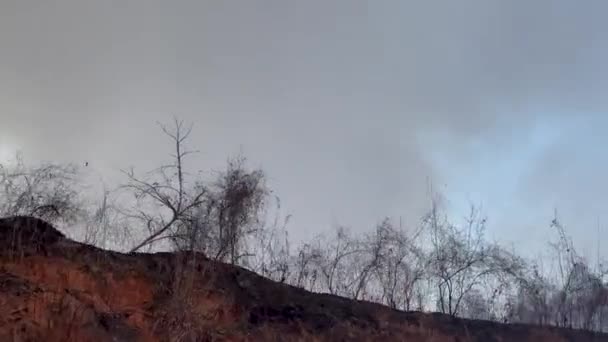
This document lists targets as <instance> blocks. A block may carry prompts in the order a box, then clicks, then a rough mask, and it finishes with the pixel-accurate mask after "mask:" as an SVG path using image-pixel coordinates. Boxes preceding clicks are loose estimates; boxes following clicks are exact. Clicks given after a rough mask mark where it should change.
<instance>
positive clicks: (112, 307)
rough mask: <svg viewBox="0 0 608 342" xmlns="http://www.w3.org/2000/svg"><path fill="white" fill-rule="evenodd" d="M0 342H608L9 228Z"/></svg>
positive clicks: (183, 257)
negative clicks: (413, 309)
mask: <svg viewBox="0 0 608 342" xmlns="http://www.w3.org/2000/svg"><path fill="white" fill-rule="evenodd" d="M0 341H436V342H441V341H454V342H456V341H458V342H464V341H483V342H492V341H497V342H498V341H518V342H524V341H581V342H586V341H608V336H607V335H602V334H593V333H589V332H582V331H575V330H567V329H553V328H546V327H535V326H525V325H507V324H498V323H493V322H485V321H470V320H462V319H456V318H452V317H449V316H445V315H439V314H423V313H406V312H400V311H395V310H391V309H389V308H387V307H384V306H381V305H378V304H373V303H367V302H356V301H352V300H348V299H344V298H340V297H336V296H330V295H323V294H313V293H310V292H307V291H304V290H301V289H298V288H295V287H292V286H288V285H284V284H279V283H276V282H273V281H271V280H268V279H265V278H263V277H260V276H258V275H256V274H254V273H252V272H249V271H247V270H244V269H242V268H239V267H234V266H230V265H227V264H223V263H219V262H214V261H211V260H208V259H206V258H205V257H204V256H203V255H201V254H195V255H193V254H191V253H156V254H144V253H141V254H121V253H116V252H110V251H105V250H101V249H98V248H95V247H92V246H89V245H84V244H80V243H77V242H74V241H71V240H69V239H67V238H65V237H64V236H63V234H61V233H60V232H58V231H57V230H55V229H54V228H53V227H51V226H50V225H48V224H47V223H45V222H43V221H40V220H37V219H33V218H25V217H16V218H6V219H2V220H0Z"/></svg>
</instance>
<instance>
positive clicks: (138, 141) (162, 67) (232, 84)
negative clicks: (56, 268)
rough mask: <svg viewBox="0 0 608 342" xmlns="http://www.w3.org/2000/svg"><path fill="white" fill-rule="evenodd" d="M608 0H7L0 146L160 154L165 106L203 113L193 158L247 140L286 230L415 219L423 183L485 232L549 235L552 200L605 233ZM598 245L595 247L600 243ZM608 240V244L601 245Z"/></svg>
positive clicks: (595, 232)
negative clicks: (484, 218) (479, 214)
mask: <svg viewBox="0 0 608 342" xmlns="http://www.w3.org/2000/svg"><path fill="white" fill-rule="evenodd" d="M605 13H608V3H607V2H605V1H593V0H584V1H576V2H575V1H567V0H535V1H517V0H502V1H498V0H462V1H457V2H456V1H437V0H424V1H405V0H402V1H390V0H386V1H383V0H378V1H358V0H349V1H346V0H336V1H327V0H323V1H320V0H307V1H289V0H281V1H279V0H273V1H271V0H267V1H262V0H256V1H183V0H175V1H154V0H146V1H144V0H129V1H124V0H122V1H111V0H108V1H88V0H57V1H52V2H51V1H28V0H0V159H2V158H4V159H6V156H7V155H10V154H11V153H13V151H14V150H17V149H18V150H20V151H22V153H23V154H24V156H25V158H26V159H27V160H30V161H43V160H44V161H59V162H75V163H82V162H84V161H85V160H86V161H88V162H89V163H90V167H91V168H93V169H94V170H96V172H98V173H99V174H100V177H103V178H104V179H115V178H116V175H117V174H118V170H119V169H121V168H127V167H129V166H136V168H137V169H139V170H142V171H143V170H147V169H149V168H151V167H153V166H154V165H158V163H160V162H161V161H163V160H165V159H166V157H167V154H168V153H169V152H170V151H169V149H170V146H169V143H168V141H167V140H166V139H164V137H163V136H162V135H161V134H160V131H159V129H158V126H157V125H156V122H157V121H161V122H170V120H172V117H173V116H178V117H179V118H181V119H183V120H185V121H187V122H193V123H194V124H195V126H194V133H193V135H192V138H191V140H190V145H191V146H192V147H195V148H197V149H198V150H200V153H199V154H197V155H196V156H195V157H193V159H191V160H190V167H191V168H192V169H204V170H209V169H220V168H222V166H223V165H224V162H225V160H226V158H227V157H228V156H231V155H235V154H238V153H239V152H241V151H242V152H243V153H244V154H245V155H246V156H247V157H248V159H249V161H250V165H252V166H254V167H262V168H263V169H264V170H265V171H266V173H267V175H268V182H269V185H270V186H271V187H272V188H273V189H274V190H275V192H276V193H277V194H278V195H279V196H280V197H281V202H282V206H283V207H282V208H283V211H284V212H286V213H289V214H291V215H292V221H291V226H290V228H291V230H292V232H291V234H292V236H295V237H296V238H308V237H312V236H313V235H315V234H317V233H322V232H327V231H328V230H329V229H331V227H332V226H333V225H336V224H342V225H346V226H350V227H351V229H352V230H353V231H361V232H362V231H369V230H371V229H373V226H374V224H375V223H377V222H378V221H379V220H381V219H382V217H384V216H392V217H395V218H397V217H401V218H402V220H403V221H404V222H405V223H406V225H415V224H416V223H417V222H418V221H419V218H420V216H421V215H422V214H423V213H424V211H425V210H427V209H428V206H429V201H430V199H429V186H428V185H429V184H430V183H432V184H433V189H434V190H436V191H441V192H442V193H443V195H444V196H445V197H446V198H447V199H448V201H449V205H450V210H451V212H453V213H454V215H456V216H459V215H461V216H464V215H465V214H466V207H467V205H468V204H469V203H470V202H472V203H476V204H479V205H481V206H482V208H483V210H484V212H485V213H486V214H487V215H488V217H489V221H488V224H489V226H488V229H489V231H488V234H489V237H490V238H492V239H497V240H500V241H503V242H504V243H507V244H512V245H514V246H516V247H517V248H520V249H524V250H527V251H531V252H533V251H536V250H537V248H538V247H539V246H540V245H542V244H544V243H545V241H547V239H548V238H549V237H551V236H553V235H552V233H553V232H552V231H551V229H550V228H549V223H550V221H551V219H552V218H553V214H554V210H556V209H557V211H558V213H559V217H560V219H561V220H562V222H563V223H564V224H565V226H566V228H567V229H568V231H569V232H570V233H571V234H572V235H573V237H574V239H575V241H576V242H577V244H578V245H579V246H580V249H581V250H582V251H584V252H586V253H591V254H590V255H593V254H594V253H593V252H592V251H595V250H596V249H597V247H598V243H601V242H602V241H607V243H608V240H607V239H606V238H607V237H608V227H605V226H606V225H608V215H605V214H604V213H605V211H606V208H607V206H608V182H607V181H606V176H605V175H606V174H608V172H607V171H608V155H607V154H606V153H604V146H607V143H608V135H606V134H605V132H604V131H605V129H606V128H608V117H607V115H606V113H607V112H608V97H607V96H606V94H605V92H606V90H607V89H608V87H607V86H608V77H607V76H608V75H607V74H608V68H606V67H605V63H606V61H608V42H607V41H606V40H607V39H608V35H606V32H608V21H606V20H605ZM600 248H601V247H600ZM607 256H608V254H607Z"/></svg>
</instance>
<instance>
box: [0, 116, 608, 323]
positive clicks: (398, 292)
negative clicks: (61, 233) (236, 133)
mask: <svg viewBox="0 0 608 342" xmlns="http://www.w3.org/2000/svg"><path fill="white" fill-rule="evenodd" d="M161 128H162V130H163V132H164V133H165V134H166V135H167V136H168V137H169V139H170V141H171V142H172V146H173V150H174V152H173V154H172V155H171V160H170V161H169V162H167V163H165V164H163V165H161V166H160V167H158V168H156V169H154V170H152V171H149V172H145V173H137V172H135V170H133V169H131V170H127V171H124V176H125V179H126V181H125V183H124V184H123V185H122V186H120V187H118V188H117V189H114V190H112V191H107V190H105V189H104V191H103V195H102V196H101V200H99V201H95V200H91V199H90V198H86V197H85V196H83V191H84V190H86V187H84V186H82V185H81V181H80V170H79V168H78V167H76V166H73V165H67V166H66V165H59V164H44V165H40V166H36V167H28V166H26V164H25V163H24V162H23V160H22V158H17V159H16V161H15V162H14V163H12V164H11V165H0V191H1V196H0V214H1V215H2V216H12V215H29V216H36V217H40V218H42V219H45V220H47V221H49V222H52V223H54V224H56V225H59V226H64V227H69V226H75V227H82V230H83V233H82V235H81V236H80V239H81V240H84V241H85V242H88V243H92V244H96V245H98V246H100V247H104V248H115V249H123V250H125V251H128V252H138V251H151V250H154V248H156V249H172V250H180V251H197V252H202V253H204V254H205V255H207V256H208V257H210V258H213V259H216V260H220V261H223V262H227V263H232V264H236V265H240V266H243V267H246V268H249V269H251V270H253V271H255V272H258V273H259V274H262V275H264V276H266V277H268V278H271V279H273V280H276V281H279V282H284V283H288V284H291V285H294V286H297V287H301V288H304V289H307V290H310V291H314V292H326V293H331V294H334V295H339V296H344V297H348V298H352V299H357V300H367V301H374V302H378V303H382V304H385V305H387V306H390V307H391V308H395V309H400V310H417V311H439V312H442V313H445V314H449V315H454V316H460V317H466V318H473V319H485V320H495V321H500V322H509V323H511V322H518V323H532V324H539V325H553V326H560V327H570V328H580V329H585V330H598V331H608V319H607V318H608V284H607V283H606V280H605V275H606V268H605V267H604V266H603V265H602V264H601V263H599V260H598V264H597V265H596V266H591V265H590V263H589V262H588V260H586V259H585V258H584V257H582V256H581V255H580V254H579V253H577V251H576V249H575V247H574V245H573V243H572V240H571V238H570V237H569V236H568V235H567V233H566V230H565V228H564V227H563V226H562V225H561V224H560V222H559V221H558V220H557V218H556V219H554V220H553V221H552V222H551V225H550V228H551V229H552V230H553V232H554V236H555V238H556V240H555V241H552V242H549V244H548V246H549V251H550V253H551V257H550V258H549V259H550V261H551V265H550V266H549V267H544V266H546V265H543V260H537V261H531V260H526V259H524V258H522V257H520V256H518V255H517V254H515V253H514V252H512V251H509V250H507V249H506V248H504V247H503V246H501V245H500V244H498V243H495V242H490V241H488V240H487V239H486V238H485V236H484V232H485V230H486V223H487V220H486V218H485V217H484V216H483V215H482V213H481V212H480V210H478V208H476V207H474V206H472V207H471V210H470V212H469V214H468V216H467V218H466V219H465V220H463V222H453V221H452V220H450V218H449V217H448V216H447V215H446V214H445V210H443V206H442V201H441V200H440V198H438V197H436V198H435V199H434V200H433V201H432V203H431V205H430V210H429V211H428V214H427V215H425V216H424V217H423V218H422V220H421V221H420V225H419V226H418V227H416V228H415V229H405V228H404V227H401V226H400V225H396V224H395V223H394V222H393V221H391V220H390V219H388V218H387V219H384V220H382V221H381V222H379V223H378V225H377V226H376V227H375V229H373V230H372V231H370V232H368V233H364V234H352V233H351V232H350V231H349V230H348V229H347V228H345V227H337V228H335V229H334V231H333V232H331V234H329V235H320V236H318V237H316V238H314V239H312V240H311V241H306V242H301V243H297V244H295V246H292V245H291V242H290V241H289V238H288V228H287V225H288V221H289V216H287V217H282V216H280V201H279V200H278V198H276V197H273V196H272V192H271V191H270V190H269V189H268V188H267V186H266V183H265V177H264V173H263V172H262V171H261V170H257V169H249V168H247V165H246V160H245V159H244V158H242V157H238V158H234V159H231V160H229V161H228V163H227V166H226V169H225V170H223V171H221V172H218V173H216V175H215V177H214V178H213V179H212V180H205V179H203V177H202V174H201V173H200V172H199V173H192V171H191V170H188V168H187V165H186V160H187V158H186V157H188V156H189V155H191V154H192V153H194V151H192V150H189V149H188V148H187V146H186V141H187V139H188V137H189V135H190V133H191V131H192V126H185V125H184V124H183V122H181V121H178V120H175V122H174V126H173V127H167V126H164V125H161Z"/></svg>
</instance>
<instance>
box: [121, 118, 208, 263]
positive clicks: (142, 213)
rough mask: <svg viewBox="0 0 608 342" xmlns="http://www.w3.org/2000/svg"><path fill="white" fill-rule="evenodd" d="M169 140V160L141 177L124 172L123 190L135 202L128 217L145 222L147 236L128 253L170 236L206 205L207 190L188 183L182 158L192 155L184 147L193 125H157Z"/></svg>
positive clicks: (180, 122)
mask: <svg viewBox="0 0 608 342" xmlns="http://www.w3.org/2000/svg"><path fill="white" fill-rule="evenodd" d="M159 125H160V127H161V129H162V131H163V132H164V133H165V134H166V135H167V136H168V137H169V138H170V139H171V141H172V143H173V147H174V153H173V154H172V155H171V157H172V160H171V161H170V162H169V163H168V164H166V165H162V166H161V167H159V168H157V169H155V170H153V171H151V172H148V173H147V174H145V175H143V176H139V175H136V174H135V172H134V170H133V169H131V170H130V171H128V172H125V174H126V176H127V178H128V182H127V184H125V185H124V186H123V189H126V190H128V191H129V192H130V193H132V194H133V195H134V197H135V200H136V201H137V204H136V205H135V207H134V208H133V209H132V210H131V211H129V212H128V216H129V217H131V218H133V219H135V220H137V221H140V222H143V223H144V226H145V227H146V229H147V235H146V237H145V238H143V240H142V241H141V242H139V243H138V244H136V245H135V246H134V247H133V248H132V249H131V250H130V252H131V253H133V252H136V251H138V250H140V249H141V248H143V247H145V246H149V245H151V244H153V243H155V242H158V241H160V240H164V239H168V238H171V237H173V234H174V233H175V228H176V226H177V224H178V223H180V222H181V223H183V222H188V221H190V220H191V219H192V216H193V215H194V213H195V210H197V209H200V208H201V207H202V206H203V205H204V204H205V195H206V194H207V193H208V190H207V188H206V187H204V186H202V184H200V183H199V182H197V181H195V182H194V183H192V182H189V181H188V179H187V178H186V177H187V176H188V174H187V173H186V170H185V157H187V156H188V155H189V154H191V153H193V151H191V150H188V149H187V148H186V147H185V142H186V140H187V139H188V137H189V136H190V133H191V132H192V126H191V125H190V126H185V125H184V123H183V121H179V120H177V119H175V120H174V127H173V128H172V129H169V128H168V127H167V126H165V125H162V124H159Z"/></svg>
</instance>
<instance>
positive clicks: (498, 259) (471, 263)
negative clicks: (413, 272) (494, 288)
mask: <svg viewBox="0 0 608 342" xmlns="http://www.w3.org/2000/svg"><path fill="white" fill-rule="evenodd" d="M426 222H427V224H428V227H429V232H430V242H431V253H430V260H429V272H430V275H431V276H432V278H433V279H434V280H435V284H436V288H437V306H438V309H439V310H440V311H441V312H443V313H447V314H450V315H457V314H459V310H460V308H461V304H462V300H463V299H464V298H465V296H466V295H467V294H468V293H469V292H470V291H472V290H473V289H474V288H476V287H478V286H480V285H482V284H483V281H484V280H485V279H486V278H488V277H496V276H499V275H511V274H513V275H515V273H516V269H515V268H516V267H518V265H517V264H515V263H511V262H510V258H508V253H506V252H505V251H504V250H503V249H502V248H500V247H499V246H498V245H496V244H489V243H487V242H486V241H485V240H484V235H483V233H484V230H485V224H486V219H485V218H484V217H482V216H480V213H479V211H478V210H477V209H476V208H475V207H474V206H472V207H471V211H470V213H469V216H468V217H467V219H466V223H465V225H464V227H463V228H460V227H458V226H456V225H454V224H452V223H450V222H449V221H447V219H446V218H445V217H444V216H442V215H441V214H439V211H438V208H437V206H433V209H432V210H431V212H430V213H429V215H428V216H427V218H426Z"/></svg>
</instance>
